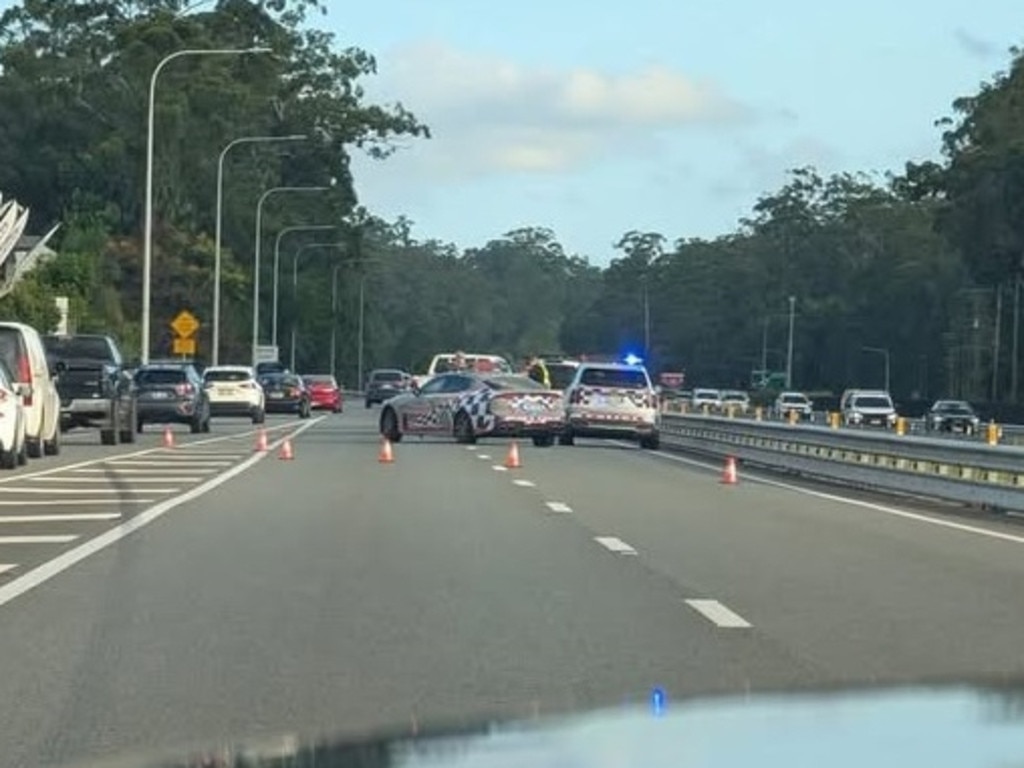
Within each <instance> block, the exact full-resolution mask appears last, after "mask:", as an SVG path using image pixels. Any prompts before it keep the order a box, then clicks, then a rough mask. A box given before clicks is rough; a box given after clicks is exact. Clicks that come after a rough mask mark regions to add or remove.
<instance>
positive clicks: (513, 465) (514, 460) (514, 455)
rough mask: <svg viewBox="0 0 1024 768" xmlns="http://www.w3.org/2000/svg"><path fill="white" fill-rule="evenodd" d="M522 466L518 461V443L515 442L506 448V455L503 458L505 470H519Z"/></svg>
mask: <svg viewBox="0 0 1024 768" xmlns="http://www.w3.org/2000/svg"><path fill="white" fill-rule="evenodd" d="M521 466H523V464H522V462H521V461H519V443H517V442H516V441H515V440H513V441H512V443H511V444H510V445H509V447H508V455H507V456H506V457H505V469H519V468H520V467H521Z"/></svg>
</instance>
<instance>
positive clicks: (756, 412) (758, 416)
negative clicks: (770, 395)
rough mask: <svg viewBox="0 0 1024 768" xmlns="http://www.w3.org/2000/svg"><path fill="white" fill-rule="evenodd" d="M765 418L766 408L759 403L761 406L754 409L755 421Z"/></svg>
mask: <svg viewBox="0 0 1024 768" xmlns="http://www.w3.org/2000/svg"><path fill="white" fill-rule="evenodd" d="M763 420H764V408H762V407H761V406H760V405H759V406H757V408H755V409H754V421H763Z"/></svg>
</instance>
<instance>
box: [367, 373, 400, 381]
mask: <svg viewBox="0 0 1024 768" xmlns="http://www.w3.org/2000/svg"><path fill="white" fill-rule="evenodd" d="M370 378H371V380H372V381H375V382H388V383H394V382H396V381H402V379H404V378H405V375H404V374H403V373H402V372H401V371H374V372H373V375H372V376H371V377H370Z"/></svg>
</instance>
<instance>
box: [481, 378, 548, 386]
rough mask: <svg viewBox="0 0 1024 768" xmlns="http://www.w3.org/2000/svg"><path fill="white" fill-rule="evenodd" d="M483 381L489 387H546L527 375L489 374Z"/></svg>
mask: <svg viewBox="0 0 1024 768" xmlns="http://www.w3.org/2000/svg"><path fill="white" fill-rule="evenodd" d="M484 383H485V384H486V385H487V386H488V387H490V388H491V389H547V387H545V386H544V385H543V384H539V383H538V382H536V381H534V380H533V379H531V378H529V377H527V376H491V377H489V378H487V379H485V380H484Z"/></svg>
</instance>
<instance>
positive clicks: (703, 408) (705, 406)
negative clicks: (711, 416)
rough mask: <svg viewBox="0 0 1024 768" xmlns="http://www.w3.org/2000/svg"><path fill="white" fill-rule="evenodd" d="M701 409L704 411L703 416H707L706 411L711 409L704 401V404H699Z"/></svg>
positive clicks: (708, 411)
mask: <svg viewBox="0 0 1024 768" xmlns="http://www.w3.org/2000/svg"><path fill="white" fill-rule="evenodd" d="M701 410H702V411H704V415H705V416H707V415H708V413H710V411H711V409H710V408H709V407H708V404H707V403H704V405H702V406H701Z"/></svg>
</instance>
